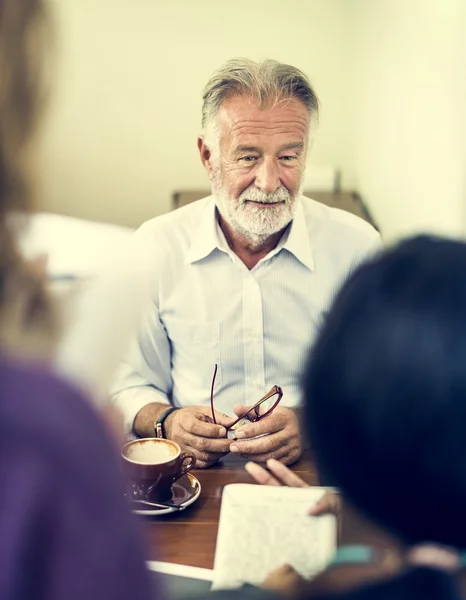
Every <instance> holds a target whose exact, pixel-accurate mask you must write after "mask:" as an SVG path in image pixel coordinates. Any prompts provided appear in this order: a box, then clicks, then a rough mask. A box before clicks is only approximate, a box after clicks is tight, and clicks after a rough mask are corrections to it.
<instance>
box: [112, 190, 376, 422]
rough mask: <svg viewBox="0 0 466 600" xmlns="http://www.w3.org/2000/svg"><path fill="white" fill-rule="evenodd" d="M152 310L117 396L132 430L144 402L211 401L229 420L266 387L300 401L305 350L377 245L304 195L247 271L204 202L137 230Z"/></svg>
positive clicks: (370, 233)
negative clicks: (146, 259) (146, 258)
mask: <svg viewBox="0 0 466 600" xmlns="http://www.w3.org/2000/svg"><path fill="white" fill-rule="evenodd" d="M137 235H139V236H144V237H145V238H146V241H147V243H148V244H147V245H148V247H149V248H150V249H151V250H150V251H151V253H152V255H151V257H150V260H151V270H152V277H153V305H152V307H151V310H150V311H149V313H148V314H147V317H146V318H145V320H144V322H143V324H142V326H141V328H140V330H139V333H138V335H137V338H136V339H135V340H134V342H133V344H132V346H131V348H130V350H129V353H128V355H127V357H126V360H125V361H124V362H123V364H122V365H121V367H120V370H119V373H118V376H117V381H116V383H115V386H114V388H113V398H114V400H115V402H116V404H117V405H118V406H119V407H120V409H121V410H122V411H123V413H124V415H125V421H126V425H127V428H128V430H131V428H132V424H133V421H134V418H135V416H136V414H137V413H138V412H139V410H140V409H141V408H143V407H144V406H145V405H146V404H148V403H150V402H161V403H166V404H173V405H174V406H190V405H203V406H208V405H209V402H210V387H211V382H212V376H213V372H214V366H215V364H217V365H218V372H217V378H216V382H215V393H214V405H215V408H216V409H217V410H219V411H222V412H224V413H227V414H230V415H233V411H232V408H233V405H234V404H245V405H251V404H253V403H254V402H256V401H257V400H259V398H261V397H262V396H263V395H264V394H265V393H266V392H267V391H268V390H269V389H270V388H271V387H272V386H273V385H275V384H276V385H279V386H280V387H281V388H282V389H283V399H282V404H283V405H284V406H291V407H293V406H297V405H299V404H300V399H301V398H300V378H301V374H302V371H303V367H304V364H305V361H306V358H307V354H308V349H309V347H310V345H311V344H312V342H313V340H314V339H315V336H316V333H317V331H318V329H319V327H320V325H321V323H322V320H323V318H324V316H325V314H326V312H327V310H328V308H329V305H330V303H331V302H332V299H333V297H334V295H335V293H336V291H337V290H338V288H339V287H340V285H341V283H342V281H343V280H344V279H345V278H346V277H347V276H348V275H349V274H350V273H351V272H352V271H353V270H354V269H355V268H356V267H357V266H358V265H359V264H360V263H361V262H363V261H364V260H365V259H367V258H368V257H370V256H372V255H373V254H374V253H375V252H376V251H377V250H378V249H379V248H380V245H381V243H380V236H379V234H378V233H377V231H376V230H375V229H374V228H373V227H372V226H371V225H369V224H368V223H366V222H365V221H363V220H362V219H359V218H358V217H355V216H354V215H351V214H350V213H347V212H344V211H341V210H338V209H334V208H330V207H328V206H325V205H323V204H320V203H318V202H315V201H314V200H310V199H308V198H304V197H301V198H299V199H298V200H297V201H296V208H295V213H294V218H293V221H292V223H291V226H290V227H289V228H288V230H287V232H286V233H285V235H284V236H283V238H282V239H281V241H280V243H279V244H278V246H277V247H276V248H275V249H274V250H272V251H271V252H270V253H269V254H268V255H267V256H266V257H264V258H262V259H261V260H260V261H259V262H258V263H257V265H256V266H255V267H254V268H253V269H251V270H248V268H247V267H246V266H245V265H244V263H243V262H241V260H240V259H239V258H238V257H237V256H236V254H235V253H234V252H233V251H232V250H231V249H230V248H229V246H228V243H227V241H226V240H225V237H224V235H223V232H222V230H221V228H220V226H219V224H218V222H217V219H216V212H215V203H214V200H213V198H212V197H209V198H205V199H203V200H200V201H198V202H194V203H192V204H189V205H188V206H185V207H183V208H180V209H178V210H176V211H174V212H171V213H168V214H166V215H163V216H160V217H156V218H154V219H152V220H150V221H148V222H147V223H145V224H144V225H143V226H142V227H141V228H140V229H139V231H138V233H137Z"/></svg>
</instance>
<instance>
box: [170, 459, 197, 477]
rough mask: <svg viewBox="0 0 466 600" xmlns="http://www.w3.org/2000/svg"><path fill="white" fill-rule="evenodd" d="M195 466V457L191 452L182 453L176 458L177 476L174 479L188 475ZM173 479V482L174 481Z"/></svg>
mask: <svg viewBox="0 0 466 600" xmlns="http://www.w3.org/2000/svg"><path fill="white" fill-rule="evenodd" d="M195 465H196V457H195V456H194V454H193V453H192V452H182V453H181V454H180V455H179V457H178V474H177V476H176V479H179V478H180V477H183V475H186V473H189V471H191V469H193V468H194V467H195ZM176 479H175V481H176Z"/></svg>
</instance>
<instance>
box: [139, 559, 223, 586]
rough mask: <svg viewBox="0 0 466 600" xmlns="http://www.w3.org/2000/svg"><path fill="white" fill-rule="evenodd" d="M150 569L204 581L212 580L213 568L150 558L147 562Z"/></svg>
mask: <svg viewBox="0 0 466 600" xmlns="http://www.w3.org/2000/svg"><path fill="white" fill-rule="evenodd" d="M146 564H147V567H148V569H150V570H151V571H157V572H158V573H165V574H167V575H176V576H178V577H189V579H202V580H203V581H212V577H213V573H214V572H213V571H212V569H202V568H201V567H191V566H189V565H178V564H176V563H168V562H161V561H158V560H150V561H148V562H147V563H146Z"/></svg>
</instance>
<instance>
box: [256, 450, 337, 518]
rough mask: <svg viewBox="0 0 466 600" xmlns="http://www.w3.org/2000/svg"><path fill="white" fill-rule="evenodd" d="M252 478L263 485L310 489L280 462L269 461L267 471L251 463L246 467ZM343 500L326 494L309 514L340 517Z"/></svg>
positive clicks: (329, 493)
mask: <svg viewBox="0 0 466 600" xmlns="http://www.w3.org/2000/svg"><path fill="white" fill-rule="evenodd" d="M245 469H246V471H247V472H248V473H249V475H251V477H252V478H253V479H254V480H255V481H256V482H257V483H260V484H261V485H284V486H287V487H308V485H307V483H306V482H305V481H304V480H303V479H301V477H299V476H298V475H296V473H293V471H291V470H290V469H288V467H285V465H283V464H282V463H281V462H278V460H273V459H271V460H268V461H267V469H268V470H267V469H264V467H261V466H260V465H256V464H255V463H253V462H249V463H247V464H246V466H245ZM340 510H341V500H340V497H339V496H338V494H335V493H333V492H326V493H325V494H324V495H323V496H322V498H321V499H320V500H318V502H317V503H316V504H315V505H314V506H312V507H311V508H310V509H309V514H310V515H312V516H314V517H317V516H319V515H327V514H332V515H335V516H339V514H340Z"/></svg>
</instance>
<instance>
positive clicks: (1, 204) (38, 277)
mask: <svg viewBox="0 0 466 600" xmlns="http://www.w3.org/2000/svg"><path fill="white" fill-rule="evenodd" d="M49 39H50V29H49V21H48V16H47V14H46V10H45V7H44V4H43V2H42V1H41V0H1V2H0V73H1V79H0V344H1V345H2V346H4V345H5V343H6V345H7V346H8V345H9V342H12V340H13V338H14V337H15V335H16V334H18V338H19V337H21V335H22V334H23V333H24V332H29V333H31V335H32V337H35V336H36V334H37V333H38V332H41V333H42V334H44V335H45V336H51V335H52V332H54V331H56V327H57V320H56V316H55V311H54V310H53V308H52V304H51V301H50V299H49V297H48V295H47V293H46V291H45V285H44V277H43V272H42V271H43V269H41V267H40V266H39V265H38V264H30V263H27V262H26V261H25V260H24V259H23V257H22V255H21V252H20V251H19V248H18V236H19V234H20V233H21V231H22V228H23V227H24V223H25V220H24V219H22V218H18V216H19V215H25V214H26V213H28V212H29V211H31V210H32V208H33V204H34V200H33V197H34V184H33V181H32V179H33V178H32V173H31V169H30V164H31V161H30V159H31V142H32V140H33V137H34V133H35V132H36V129H37V125H38V122H39V117H40V112H41V107H42V105H43V103H44V99H45V96H46V89H45V88H46V85H45V81H44V67H45V66H46V65H45V64H44V62H45V52H46V47H47V45H48V44H49ZM13 345H18V344H13Z"/></svg>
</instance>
